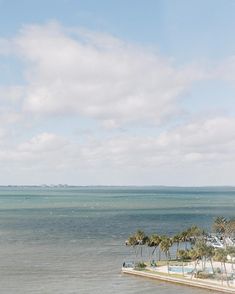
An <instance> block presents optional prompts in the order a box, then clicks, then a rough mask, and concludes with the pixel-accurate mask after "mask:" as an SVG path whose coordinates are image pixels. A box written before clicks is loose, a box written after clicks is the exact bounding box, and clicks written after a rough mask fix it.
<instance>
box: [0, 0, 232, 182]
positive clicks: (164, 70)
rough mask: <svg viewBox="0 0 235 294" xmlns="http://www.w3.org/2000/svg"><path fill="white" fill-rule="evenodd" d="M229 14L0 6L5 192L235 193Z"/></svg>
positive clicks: (144, 6)
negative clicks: (112, 188) (229, 189)
mask: <svg viewBox="0 0 235 294" xmlns="http://www.w3.org/2000/svg"><path fill="white" fill-rule="evenodd" d="M234 14H235V2H234V1H229V0H225V1H219V0H215V1H212V0H207V1H201V0H198V1H195V0H192V1H186V0H177V1H174V0H157V1H154V0H148V1H140V0H136V1H134V0H127V1H124V0H120V1H108V0H100V1H94V0H93V1H92V0H77V1H75V0H58V1H55V0H51V1H45V0H42V1H37V0H34V1H29V0H22V1H16V0H9V1H6V0H0V22H1V25H0V165H1V168H0V185H41V184H60V183H61V184H68V185H138V186H142V185H143V186H144V185H156V186H161V185H164V186H220V185H222V186H235V178H234V174H235V87H234V86H235V84H234V81H235V39H234V30H235V19H234Z"/></svg>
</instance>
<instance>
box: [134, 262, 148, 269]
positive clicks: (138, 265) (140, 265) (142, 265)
mask: <svg viewBox="0 0 235 294" xmlns="http://www.w3.org/2000/svg"><path fill="white" fill-rule="evenodd" d="M135 268H136V269H145V268H146V264H145V263H144V262H138V263H137V264H136V265H135Z"/></svg>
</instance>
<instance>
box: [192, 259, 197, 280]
mask: <svg viewBox="0 0 235 294" xmlns="http://www.w3.org/2000/svg"><path fill="white" fill-rule="evenodd" d="M195 272H197V260H196V261H195V263H194V269H193V270H192V273H191V279H192V278H193V274H194V273H195Z"/></svg>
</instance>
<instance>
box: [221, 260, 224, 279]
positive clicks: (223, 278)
mask: <svg viewBox="0 0 235 294" xmlns="http://www.w3.org/2000/svg"><path fill="white" fill-rule="evenodd" d="M221 283H222V285H223V284H224V277H223V266H222V262H221Z"/></svg>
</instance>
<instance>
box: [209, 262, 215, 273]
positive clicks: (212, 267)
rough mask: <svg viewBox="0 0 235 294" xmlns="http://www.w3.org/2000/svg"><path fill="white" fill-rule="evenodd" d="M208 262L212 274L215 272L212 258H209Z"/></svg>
mask: <svg viewBox="0 0 235 294" xmlns="http://www.w3.org/2000/svg"><path fill="white" fill-rule="evenodd" d="M210 264H211V269H212V273H213V275H214V274H215V269H214V266H213V262H212V258H210Z"/></svg>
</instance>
